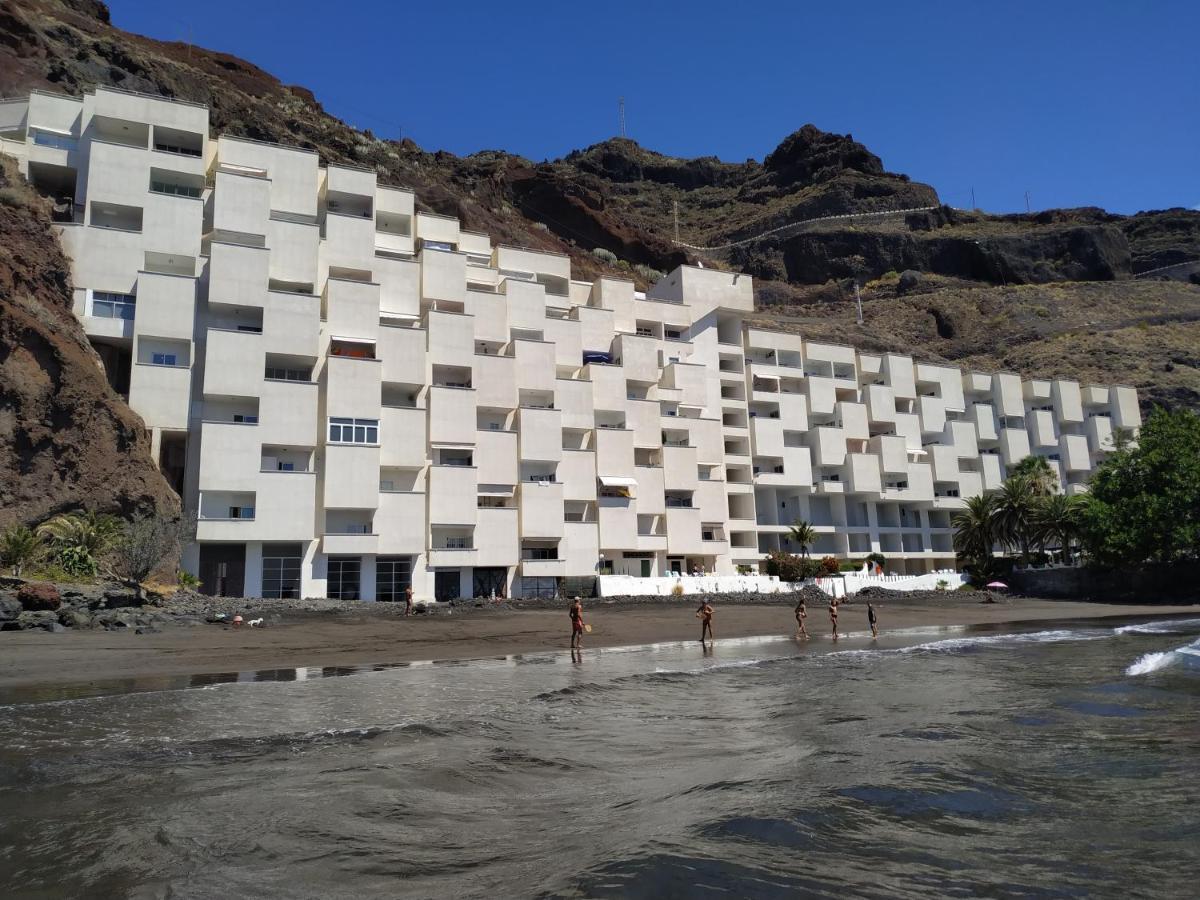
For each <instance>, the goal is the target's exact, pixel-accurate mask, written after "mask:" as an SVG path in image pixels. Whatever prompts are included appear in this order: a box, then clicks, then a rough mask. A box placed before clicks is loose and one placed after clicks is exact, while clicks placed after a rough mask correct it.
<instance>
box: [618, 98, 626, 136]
mask: <svg viewBox="0 0 1200 900" xmlns="http://www.w3.org/2000/svg"><path fill="white" fill-rule="evenodd" d="M617 115H618V118H619V119H620V121H621V137H625V98H624V97H621V98H620V99H618V100H617Z"/></svg>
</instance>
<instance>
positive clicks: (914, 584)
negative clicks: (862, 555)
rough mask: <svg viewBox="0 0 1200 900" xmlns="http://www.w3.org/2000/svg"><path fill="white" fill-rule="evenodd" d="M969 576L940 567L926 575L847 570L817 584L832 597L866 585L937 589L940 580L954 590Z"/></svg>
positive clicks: (842, 595) (898, 589)
mask: <svg viewBox="0 0 1200 900" xmlns="http://www.w3.org/2000/svg"><path fill="white" fill-rule="evenodd" d="M967 581H968V578H967V576H966V575H963V574H961V573H959V572H955V571H954V570H953V569H939V570H938V571H936V572H929V573H928V574H925V575H865V574H863V573H862V572H847V573H846V574H845V575H842V576H840V577H835V578H818V579H816V585H817V587H819V588H820V589H821V590H823V591H824V592H825V593H827V594H829V595H830V596H831V597H845V596H846V595H847V594H857V593H858V592H859V591H861V590H862V589H863V588H865V587H881V588H887V589H888V590H889V591H936V590H937V589H938V583H939V582H945V589H946V590H948V591H954V590H957V589H958V588H960V587H962V586H963V585H964V584H966V583H967Z"/></svg>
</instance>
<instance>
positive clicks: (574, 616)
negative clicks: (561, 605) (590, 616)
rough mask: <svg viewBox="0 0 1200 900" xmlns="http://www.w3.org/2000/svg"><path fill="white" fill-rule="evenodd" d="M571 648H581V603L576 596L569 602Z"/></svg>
mask: <svg viewBox="0 0 1200 900" xmlns="http://www.w3.org/2000/svg"><path fill="white" fill-rule="evenodd" d="M571 649H572V650H582V649H583V603H582V601H580V599H579V598H578V597H576V598H575V602H574V603H572V604H571Z"/></svg>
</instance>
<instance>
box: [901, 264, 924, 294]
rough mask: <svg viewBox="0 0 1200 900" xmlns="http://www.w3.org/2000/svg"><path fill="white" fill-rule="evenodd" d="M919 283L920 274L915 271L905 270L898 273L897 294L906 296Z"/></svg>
mask: <svg viewBox="0 0 1200 900" xmlns="http://www.w3.org/2000/svg"><path fill="white" fill-rule="evenodd" d="M920 283H921V273H920V272H918V271H917V270H916V269H905V270H904V271H903V272H901V273H900V281H899V283H898V284H897V285H896V293H897V294H907V293H908V292H909V291H911V290H912V289H913V288H915V287H916V286H917V285H919V284H920Z"/></svg>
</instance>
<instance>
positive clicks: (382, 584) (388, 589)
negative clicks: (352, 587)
mask: <svg viewBox="0 0 1200 900" xmlns="http://www.w3.org/2000/svg"><path fill="white" fill-rule="evenodd" d="M411 584H412V557H411V556H380V557H378V558H377V559H376V560H375V599H376V600H384V601H390V602H399V601H401V600H403V599H404V591H405V589H406V588H408V587H409V586H410V585H411Z"/></svg>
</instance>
